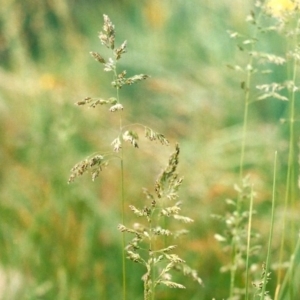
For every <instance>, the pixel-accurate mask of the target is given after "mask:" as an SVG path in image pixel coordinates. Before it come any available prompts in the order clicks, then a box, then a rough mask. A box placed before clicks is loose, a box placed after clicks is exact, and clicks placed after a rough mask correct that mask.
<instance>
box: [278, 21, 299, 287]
mask: <svg viewBox="0 0 300 300" xmlns="http://www.w3.org/2000/svg"><path fill="white" fill-rule="evenodd" d="M297 28H299V22H298V24H297ZM296 44H297V38H296V41H295V45H296ZM297 65H298V62H297V59H296V58H294V64H293V71H292V82H293V83H295V82H296V78H297V70H298V66H297ZM295 98H296V91H295V89H292V91H291V95H290V102H289V103H290V105H289V154H288V170H287V177H286V189H285V197H284V219H283V223H282V236H281V241H280V252H279V266H280V267H279V269H278V274H277V286H280V283H281V280H282V277H283V274H282V267H281V265H282V263H283V249H284V243H285V231H286V223H287V209H288V205H289V200H290V202H291V203H290V204H291V205H292V206H293V205H294V198H295V188H294V183H295V166H294V159H295V151H294V145H295Z"/></svg>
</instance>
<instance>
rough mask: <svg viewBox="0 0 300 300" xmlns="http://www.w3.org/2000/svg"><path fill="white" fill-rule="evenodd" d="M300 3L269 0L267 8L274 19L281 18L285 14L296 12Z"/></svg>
mask: <svg viewBox="0 0 300 300" xmlns="http://www.w3.org/2000/svg"><path fill="white" fill-rule="evenodd" d="M299 2H300V1H299V0H298V1H297V0H296V1H295V0H294V1H293V0H268V1H267V4H266V7H267V10H268V11H269V12H270V13H271V14H272V15H273V16H274V17H281V16H282V15H283V14H284V13H287V12H291V11H293V10H295V9H296V8H297V6H298V5H299Z"/></svg>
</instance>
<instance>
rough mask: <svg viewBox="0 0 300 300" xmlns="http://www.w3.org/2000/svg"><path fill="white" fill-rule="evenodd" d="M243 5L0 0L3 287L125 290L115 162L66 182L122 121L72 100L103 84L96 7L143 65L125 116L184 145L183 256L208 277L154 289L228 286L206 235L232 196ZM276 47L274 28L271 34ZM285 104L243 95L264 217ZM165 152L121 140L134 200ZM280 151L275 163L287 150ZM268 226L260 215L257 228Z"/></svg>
mask: <svg viewBox="0 0 300 300" xmlns="http://www.w3.org/2000/svg"><path fill="white" fill-rule="evenodd" d="M249 2H250V1H249ZM250 4H251V3H245V1H242V0H238V1H234V4H233V2H228V1H194V0H189V1H179V0H167V1H159V0H147V1H146V0H143V1H133V0H123V1H116V0H114V1H84V0H80V1H74V0H44V1H18V0H2V1H1V6H0V64H1V65H0V161H1V168H0V194H1V197H0V264H1V269H0V298H1V299H10V300H13V299H49V300H52V299H60V300H63V299H72V300H76V299H78V300H79V299H120V298H121V297H120V295H121V259H119V258H120V257H121V249H120V248H121V242H120V236H119V235H120V234H119V232H118V230H117V225H118V223H119V222H120V215H119V207H118V205H119V204H118V203H119V201H118V198H119V194H120V191H119V186H120V184H119V179H118V176H119V171H118V168H117V165H116V166H115V167H114V166H113V165H112V166H111V167H110V168H108V169H106V170H104V172H103V173H102V174H101V176H100V177H99V178H98V179H97V180H96V182H94V183H93V182H91V181H90V178H88V177H84V178H82V180H79V181H77V182H75V183H73V184H72V185H68V184H67V180H68V176H69V170H70V169H71V167H72V166H73V165H74V164H75V163H76V162H78V161H80V160H81V159H82V158H84V157H85V156H86V155H88V154H90V153H92V152H94V151H97V150H99V149H103V148H104V147H105V145H107V144H108V141H110V139H111V136H110V135H109V131H110V130H111V132H112V134H113V133H114V129H113V128H115V127H114V124H116V122H118V120H117V119H116V118H115V117H113V116H110V115H109V114H107V113H104V114H102V109H103V108H97V109H85V108H78V107H76V106H74V105H73V104H74V102H76V101H79V100H81V99H83V98H84V97H86V96H99V97H102V96H103V97H106V96H109V95H110V93H111V89H110V86H109V82H110V80H108V79H107V78H106V75H107V74H103V72H102V68H101V67H100V68H99V64H97V63H96V62H95V61H94V60H93V59H92V58H91V57H90V55H89V51H98V50H99V48H100V47H99V39H98V38H97V33H98V31H100V30H101V26H102V15H103V14H104V13H105V14H107V15H109V16H110V18H111V20H112V21H113V22H114V24H115V25H116V28H117V31H118V34H117V36H118V38H120V40H118V41H117V42H118V43H121V42H123V40H125V39H126V40H127V41H128V46H127V48H128V53H127V54H125V56H124V59H123V63H124V69H126V70H127V71H128V73H132V74H136V73H146V74H150V75H151V79H149V80H148V81H147V82H145V83H141V84H140V85H138V86H136V87H129V88H124V89H122V91H121V97H122V98H123V99H124V101H126V102H127V103H128V107H130V109H129V108H128V109H127V110H126V111H125V112H124V115H125V117H126V118H127V119H128V120H129V121H130V120H131V119H133V118H134V119H135V120H136V119H140V120H141V122H142V123H145V124H149V125H151V126H152V127H154V126H155V127H157V129H158V130H159V131H160V132H163V133H164V134H165V135H166V136H167V137H168V138H169V139H170V141H171V143H172V144H174V143H175V141H178V142H179V144H180V145H181V149H182V156H181V161H180V173H181V174H185V180H184V184H183V191H182V192H181V197H182V198H184V199H185V206H186V208H185V209H186V211H187V212H188V215H190V216H191V217H192V218H193V219H194V220H195V223H194V224H193V225H192V226H190V234H189V235H188V236H187V237H186V238H185V239H184V240H183V241H182V243H183V244H184V245H185V247H186V248H185V249H186V250H185V251H184V253H182V255H183V256H184V255H185V256H186V258H187V260H188V261H189V263H190V264H191V265H192V266H193V268H195V269H197V270H198V273H199V276H200V277H201V278H202V279H203V281H204V284H205V287H204V288H199V287H198V285H197V284H195V283H193V282H185V283H184V284H185V285H186V286H187V290H185V291H170V290H167V291H165V290H163V289H161V290H160V291H159V292H158V295H157V299H174V300H176V299H182V298H183V297H184V298H185V299H212V298H213V297H215V298H218V299H223V298H224V297H226V296H227V294H226V293H227V288H228V276H227V274H221V273H219V268H220V267H221V265H223V264H225V262H226V261H228V257H227V256H226V255H225V254H224V253H223V252H222V250H221V249H220V247H219V245H218V244H217V242H216V241H215V240H214V238H213V236H214V234H215V233H216V232H217V231H218V229H219V226H220V224H218V223H217V222H216V221H215V220H213V219H211V214H212V213H218V214H220V213H221V214H222V213H223V212H224V209H225V203H224V199H226V198H227V197H231V196H232V195H234V191H233V189H232V185H233V183H234V182H235V180H236V174H237V171H238V165H239V151H240V139H241V122H242V119H243V100H242V91H241V89H240V87H239V84H240V79H239V78H238V75H237V74H235V73H234V72H232V71H231V70H229V69H228V68H227V67H226V64H227V63H228V62H229V63H234V62H235V61H239V60H241V59H242V58H241V56H242V54H241V53H240V52H239V51H238V49H237V48H236V46H235V44H234V42H233V41H231V40H230V39H229V37H228V34H227V32H226V30H227V29H238V30H239V31H242V32H247V31H249V30H251V28H250V27H249V24H247V23H246V22H245V16H246V15H247V14H248V11H249V10H250ZM281 46H282V45H280V44H278V43H276V39H275V38H274V41H271V42H270V44H269V45H267V47H270V48H274V47H275V48H276V49H279V50H280V49H281ZM129 75H130V74H129ZM285 107H286V105H285V104H284V103H277V102H275V101H271V102H263V103H258V104H257V105H254V106H253V107H252V108H251V120H252V121H251V124H250V126H249V128H250V131H249V134H248V140H249V144H248V152H247V155H246V164H247V170H248V171H249V172H250V173H251V174H252V175H251V176H252V178H254V181H255V182H256V187H257V189H258V191H259V193H260V197H259V203H256V205H257V209H258V210H259V211H260V212H261V213H262V220H261V221H260V222H261V223H262V224H264V218H265V216H266V217H267V216H268V212H269V207H268V206H266V202H265V201H266V200H268V199H269V197H270V194H271V179H270V178H271V177H270V176H269V174H270V170H272V160H273V154H274V149H276V148H277V149H279V150H280V151H281V152H282V153H284V152H285V151H286V143H285V142H284V141H282V139H281V133H280V132H279V131H282V132H284V129H283V130H279V128H280V127H279V125H278V120H279V118H280V117H282V116H283V115H284V113H285ZM133 116H134V117H133ZM102 128H105V131H104V130H102ZM103 132H106V133H107V134H103ZM171 151H172V150H171V149H169V148H166V149H165V150H161V148H160V147H157V146H156V145H155V143H154V144H153V143H150V142H147V141H146V140H145V141H142V142H141V143H140V149H139V150H135V149H133V150H132V149H126V153H125V155H126V160H125V175H126V178H125V181H126V182H125V184H126V187H127V189H126V198H127V199H128V201H129V202H130V204H133V205H134V204H136V203H140V201H144V200H143V199H144V198H143V197H142V192H141V191H142V187H144V186H145V187H151V186H152V185H153V182H154V180H155V178H156V176H157V174H158V173H159V172H160V170H161V168H162V167H163V166H165V164H166V161H167V159H168V155H169V153H170V152H171ZM281 164H282V167H283V168H284V167H285V162H284V160H283V161H282V162H281ZM254 165H255V168H254ZM279 178H281V175H279ZM139 206H141V205H140V204H139ZM264 214H265V215H264ZM130 216H131V214H130V213H129V214H128V218H129V220H127V221H128V222H130ZM279 219H280V218H279ZM267 230H268V229H267V228H266V229H264V227H263V226H262V227H261V230H260V231H261V233H262V235H264V234H266V233H267ZM128 273H129V274H131V276H130V277H129V282H128V291H129V292H128V294H129V299H140V298H141V297H142V296H141V295H142V290H143V287H142V282H141V277H142V275H143V270H142V269H139V266H136V265H133V264H131V263H128Z"/></svg>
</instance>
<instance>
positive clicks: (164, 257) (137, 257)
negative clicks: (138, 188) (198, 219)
mask: <svg viewBox="0 0 300 300" xmlns="http://www.w3.org/2000/svg"><path fill="white" fill-rule="evenodd" d="M179 151H180V149H179V146H178V145H176V149H175V152H174V153H173V154H172V155H171V156H170V159H169V164H168V165H167V167H166V168H165V169H164V170H163V171H162V172H161V174H160V175H159V177H158V178H157V180H156V182H155V188H154V193H153V194H152V193H150V192H149V191H148V190H147V189H144V194H145V198H146V205H145V206H144V207H142V208H137V207H135V206H133V205H130V209H131V210H132V212H133V213H134V214H135V215H136V216H137V217H139V218H140V220H141V221H140V222H136V223H134V225H133V227H132V228H129V227H126V226H125V225H123V224H121V225H119V230H120V231H121V232H128V233H129V234H132V235H133V238H132V240H131V241H130V242H129V243H128V245H127V247H126V251H127V257H128V258H129V259H130V260H132V261H134V262H136V263H140V264H142V265H143V266H144V267H145V268H146V274H145V275H144V276H143V280H144V287H145V288H144V292H145V299H150V298H149V297H150V295H151V293H152V292H153V290H154V289H155V288H156V287H157V286H158V285H161V284H162V285H166V286H168V287H171V288H180V289H184V288H185V287H184V286H183V285H182V284H180V283H177V282H174V281H172V275H171V271H172V270H180V271H182V272H183V274H184V275H187V276H190V277H192V278H193V279H194V280H196V281H197V282H198V283H199V284H202V280H201V279H200V278H199V277H198V275H197V272H196V271H195V270H192V269H191V268H190V267H189V266H188V265H187V264H186V263H185V261H184V260H183V259H182V258H180V257H179V256H178V255H177V254H175V253H172V252H173V251H174V250H175V249H176V248H177V245H176V244H173V243H172V244H171V245H167V241H169V240H172V242H175V240H176V239H177V238H179V237H180V236H181V235H182V234H185V233H187V231H186V230H185V229H179V230H176V231H172V230H170V229H167V228H164V227H163V226H166V224H169V223H170V221H171V220H172V219H173V220H175V221H179V222H183V223H191V222H193V220H192V219H191V218H189V217H186V216H183V215H181V214H180V211H181V202H180V201H178V189H179V187H180V185H181V183H182V180H183V178H181V177H179V176H178V173H177V172H176V170H177V166H178V156H179ZM154 268H155V269H156V270H158V272H155V274H156V275H155V276H153V270H154Z"/></svg>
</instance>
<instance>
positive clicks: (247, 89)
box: [229, 10, 261, 299]
mask: <svg viewBox="0 0 300 300" xmlns="http://www.w3.org/2000/svg"><path fill="white" fill-rule="evenodd" d="M260 15H261V10H260V11H259V14H258V16H256V15H255V13H254V12H253V11H252V12H251V14H250V15H249V16H248V18H247V20H248V21H249V22H251V23H252V24H253V25H254V26H255V29H254V34H253V36H252V37H250V38H247V39H245V40H243V42H242V44H244V45H247V44H250V49H249V50H248V53H249V57H248V61H247V63H246V66H245V67H244V68H243V69H244V70H245V71H246V79H245V81H243V82H241V88H242V89H243V90H244V93H245V95H244V113H243V127H242V141H241V154H240V163H239V181H240V183H241V182H242V180H243V177H244V163H245V162H244V161H245V148H246V141H247V130H248V118H249V105H250V104H251V89H252V76H253V72H254V67H253V61H254V56H253V55H251V53H252V52H253V51H254V49H255V46H256V43H257V36H258V33H259V31H260V27H259V19H260ZM234 36H235V35H233V37H234ZM237 36H238V34H237ZM241 202H242V199H240V198H238V200H237V207H236V209H237V214H240V213H241ZM231 247H232V265H233V267H232V268H231V272H230V292H229V299H231V298H233V295H234V288H235V280H236V279H235V277H236V267H235V266H236V262H235V261H236V258H237V252H238V251H239V249H238V247H237V245H236V242H235V240H234V239H233V240H232V246H231Z"/></svg>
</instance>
